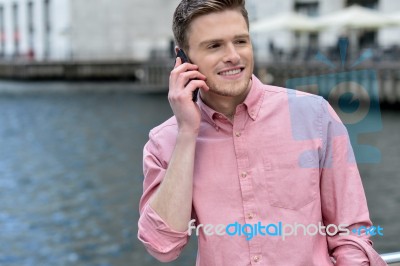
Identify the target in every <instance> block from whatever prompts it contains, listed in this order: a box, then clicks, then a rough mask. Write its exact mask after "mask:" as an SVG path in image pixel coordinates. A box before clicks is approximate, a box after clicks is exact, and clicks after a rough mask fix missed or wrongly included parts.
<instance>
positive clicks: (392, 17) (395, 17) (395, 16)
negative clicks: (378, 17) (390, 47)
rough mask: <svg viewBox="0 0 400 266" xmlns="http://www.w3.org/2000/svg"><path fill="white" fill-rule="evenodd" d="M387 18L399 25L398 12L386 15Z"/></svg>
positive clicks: (399, 16)
mask: <svg viewBox="0 0 400 266" xmlns="http://www.w3.org/2000/svg"><path fill="white" fill-rule="evenodd" d="M387 16H388V17H389V18H391V19H392V20H393V22H394V23H395V24H396V25H397V26H399V25H400V12H397V13H394V14H389V15H387Z"/></svg>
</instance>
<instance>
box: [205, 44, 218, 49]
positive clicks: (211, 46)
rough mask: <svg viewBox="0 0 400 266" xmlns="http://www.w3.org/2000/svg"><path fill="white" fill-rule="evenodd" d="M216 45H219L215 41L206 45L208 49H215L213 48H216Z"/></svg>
mask: <svg viewBox="0 0 400 266" xmlns="http://www.w3.org/2000/svg"><path fill="white" fill-rule="evenodd" d="M218 47H220V45H219V44H217V43H215V44H211V45H209V46H208V49H215V48H218Z"/></svg>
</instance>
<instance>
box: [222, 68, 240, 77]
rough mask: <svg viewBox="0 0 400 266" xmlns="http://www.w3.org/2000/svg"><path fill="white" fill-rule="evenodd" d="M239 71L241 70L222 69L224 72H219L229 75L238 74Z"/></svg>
mask: <svg viewBox="0 0 400 266" xmlns="http://www.w3.org/2000/svg"><path fill="white" fill-rule="evenodd" d="M241 71H242V70H240V69H235V70H229V71H224V72H221V73H220V74H221V75H222V76H231V75H236V74H239V73H240V72H241Z"/></svg>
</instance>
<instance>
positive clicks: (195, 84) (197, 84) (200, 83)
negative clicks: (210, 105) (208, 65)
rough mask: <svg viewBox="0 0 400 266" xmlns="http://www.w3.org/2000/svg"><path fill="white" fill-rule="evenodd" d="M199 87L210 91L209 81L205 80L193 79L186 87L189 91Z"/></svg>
mask: <svg viewBox="0 0 400 266" xmlns="http://www.w3.org/2000/svg"><path fill="white" fill-rule="evenodd" d="M197 88H200V89H202V90H204V91H209V90H210V88H209V87H208V85H207V83H206V82H205V81H204V80H192V81H190V82H189V84H188V85H187V86H186V87H185V89H186V90H188V91H189V92H193V91H195V90H196V89H197Z"/></svg>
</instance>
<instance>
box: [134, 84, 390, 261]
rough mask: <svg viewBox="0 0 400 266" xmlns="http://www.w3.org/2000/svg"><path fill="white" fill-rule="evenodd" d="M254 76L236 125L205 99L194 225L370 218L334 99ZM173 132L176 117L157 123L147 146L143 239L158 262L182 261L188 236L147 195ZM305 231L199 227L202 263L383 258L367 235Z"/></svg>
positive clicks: (358, 222) (159, 176)
mask: <svg viewBox="0 0 400 266" xmlns="http://www.w3.org/2000/svg"><path fill="white" fill-rule="evenodd" d="M252 79H253V83H252V88H251V90H250V92H249V94H248V96H247V98H246V100H245V101H244V102H243V103H242V104H240V105H238V106H237V108H236V114H235V116H234V122H233V123H231V122H230V121H229V120H228V119H227V118H226V117H225V116H224V115H222V114H220V113H218V112H216V111H214V110H212V109H211V108H209V107H208V106H207V105H205V104H204V103H203V102H202V101H201V99H199V102H198V104H199V106H200V109H201V111H202V122H201V127H200V132H199V135H198V139H197V145H196V154H195V169H194V177H193V182H194V185H193V186H194V187H193V218H194V219H196V224H204V225H206V224H211V225H215V226H216V225H218V224H223V225H229V224H232V223H235V222H237V224H241V225H244V224H258V223H259V222H260V224H262V225H269V224H275V225H277V224H279V222H281V224H290V225H293V226H294V225H295V224H296V223H297V224H303V225H305V226H307V225H310V224H312V225H318V224H319V223H321V224H322V225H325V226H326V225H329V224H333V225H336V226H338V225H339V224H346V225H348V229H349V230H352V229H357V228H358V227H359V226H366V227H369V226H371V225H372V224H371V221H370V218H369V212H368V207H367V203H366V199H365V194H364V190H363V187H362V183H361V179H360V175H359V172H358V169H357V165H356V163H355V160H354V155H353V151H352V149H351V146H350V145H349V143H350V142H349V139H348V135H347V131H346V129H345V127H344V125H343V124H342V123H341V122H340V120H339V119H338V117H337V116H336V114H335V113H334V111H333V109H332V108H331V107H330V106H329V104H327V102H326V101H325V100H324V99H323V98H322V97H319V96H315V95H310V94H305V93H300V92H298V91H294V90H288V89H284V88H279V87H274V86H267V85H263V84H262V83H261V82H260V81H259V80H258V79H257V78H256V77H255V76H253V77H252ZM176 135H177V123H176V119H175V118H174V117H172V118H171V119H169V120H167V121H166V122H164V123H163V124H161V125H160V126H158V127H156V128H154V129H153V130H151V132H150V135H149V136H150V139H149V141H148V143H147V144H146V145H145V147H144V176H145V179H144V186H143V188H144V192H143V196H142V198H141V201H140V219H139V230H138V238H139V239H140V240H141V241H142V242H143V243H144V245H145V247H146V249H147V250H148V252H149V253H150V254H151V255H153V256H154V257H156V258H157V259H159V260H160V261H172V260H174V259H176V258H177V257H178V256H179V254H180V252H181V251H182V249H183V247H184V246H185V245H186V243H187V241H188V238H189V236H188V232H187V231H185V232H176V231H174V230H172V229H171V228H170V227H169V226H168V224H166V223H165V222H164V221H163V219H162V218H161V217H160V216H159V215H158V214H157V213H156V212H155V211H154V210H153V209H152V208H151V207H150V206H149V202H148V200H149V198H150V197H151V195H152V194H153V193H154V192H155V190H156V189H157V186H158V185H159V184H160V182H162V180H163V178H164V175H165V172H166V169H167V167H168V162H169V160H170V158H171V154H172V152H173V149H174V146H175V141H176ZM331 229H332V228H331ZM288 230H289V229H288ZM303 231H304V230H303ZM303 231H301V230H300V231H298V232H299V233H298V235H297V236H294V235H292V236H287V237H286V238H285V239H283V238H282V237H281V236H271V235H260V234H259V235H256V236H254V237H253V238H252V239H251V240H246V236H245V235H241V236H239V235H234V236H231V235H228V234H225V235H217V234H214V235H208V234H206V233H204V230H200V231H199V232H200V235H199V237H198V248H199V252H198V256H197V263H196V265H201V266H214V265H215V266H222V265H227V266H235V265H238V266H243V265H273V266H275V265H291V266H296V265H299V266H300V265H302V266H311V265H316V266H324V265H333V262H332V259H331V257H333V258H334V259H335V260H336V265H351V266H353V265H386V264H385V263H384V262H383V261H382V260H381V259H380V257H379V255H378V254H377V253H376V252H375V251H374V250H373V249H372V242H371V241H370V240H369V235H367V234H365V233H362V234H360V235H358V234H355V233H350V234H349V235H347V236H340V235H339V234H336V235H333V236H329V235H323V234H316V235H307V236H305V235H304V234H303ZM311 231H313V230H311ZM332 231H334V228H333V229H332ZM193 233H195V232H193Z"/></svg>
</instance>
